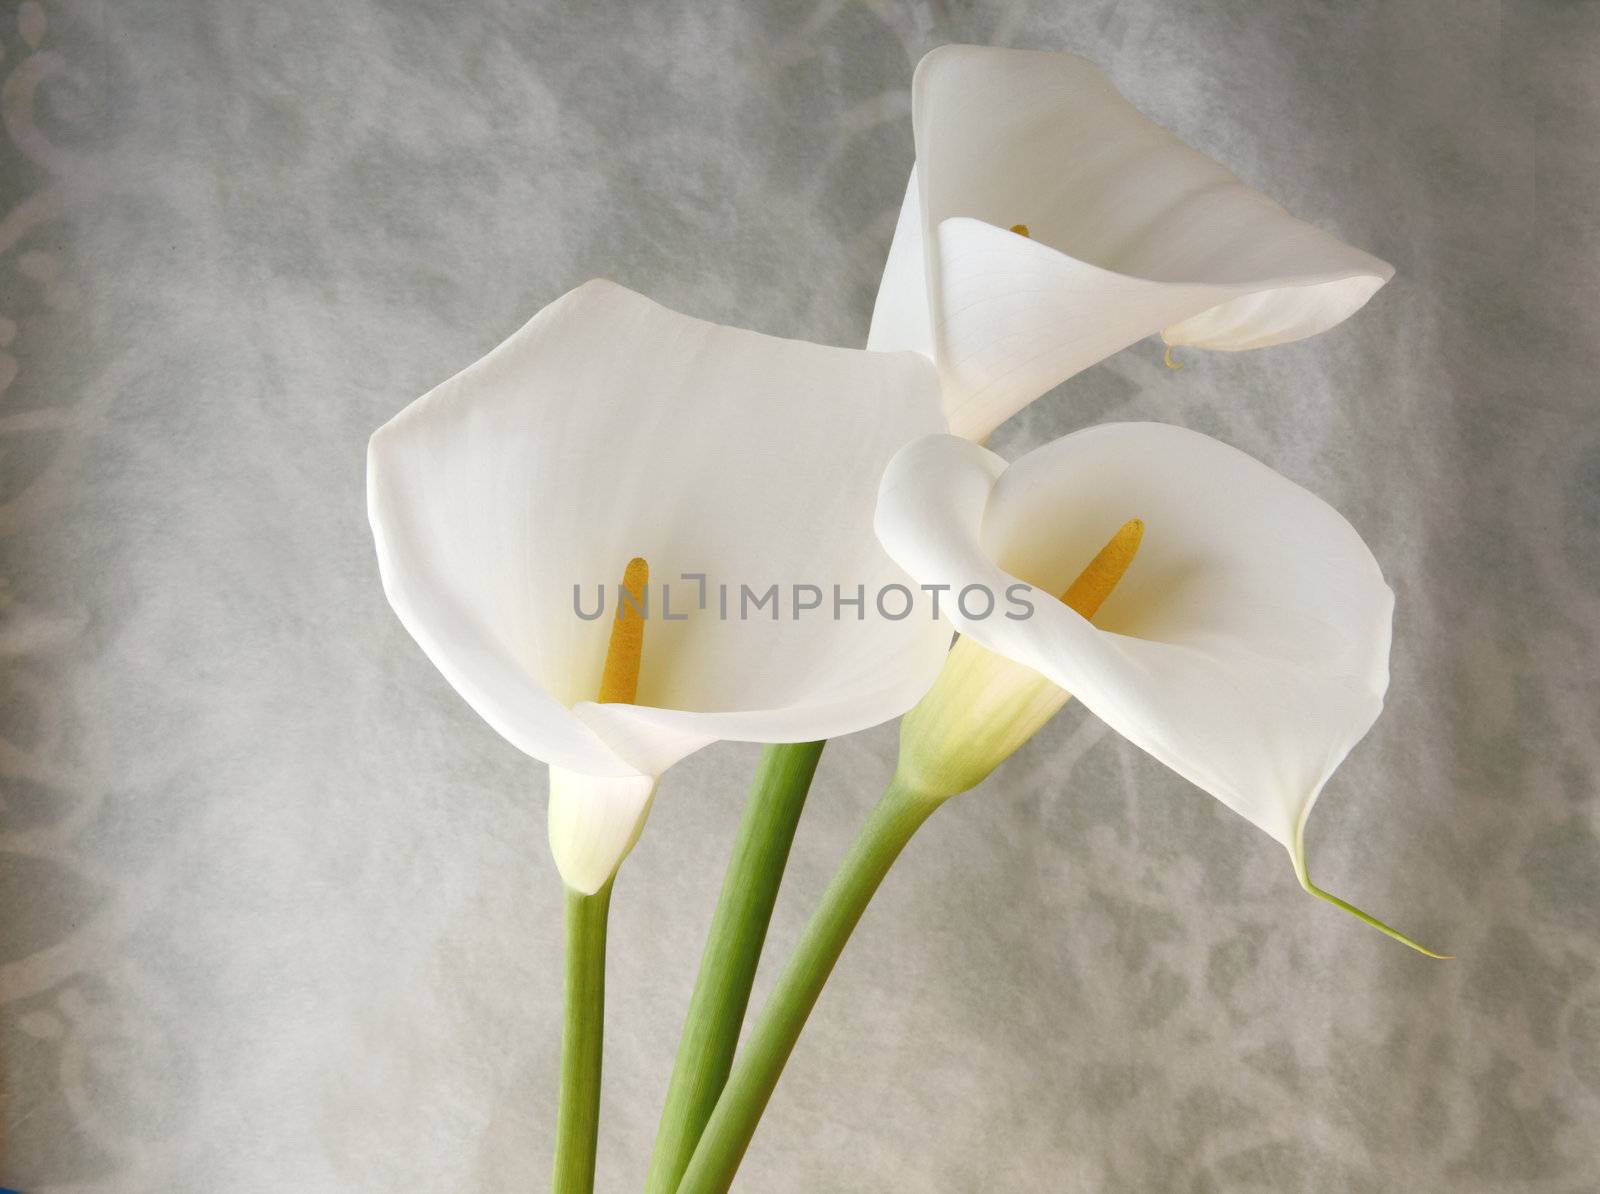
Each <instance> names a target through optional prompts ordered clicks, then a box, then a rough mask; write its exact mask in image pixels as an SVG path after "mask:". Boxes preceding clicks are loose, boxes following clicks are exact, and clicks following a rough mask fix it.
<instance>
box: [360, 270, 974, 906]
mask: <svg viewBox="0 0 1600 1194" xmlns="http://www.w3.org/2000/svg"><path fill="white" fill-rule="evenodd" d="M942 426H943V420H942V417H941V415H940V411H939V399H938V382H937V378H936V377H935V375H934V370H933V369H932V368H931V367H930V366H929V364H928V362H927V361H926V360H923V359H922V358H920V357H917V356H915V355H912V354H881V353H867V352H860V351H852V350H847V349H839V348H827V347H822V346H820V345H815V344H808V343H802V342H799V341H792V340H782V339H776V338H773V337H770V336H765V335H760V334H757V333H755V332H749V331H743V330H739V329H735V328H728V327H722V326H718V325H715V324H710V323H705V322H703V321H700V320H697V319H692V318H690V317H688V316H685V315H680V314H677V313H675V312H672V311H669V310H667V309H666V308H664V307H661V306H658V305H657V304H655V303H653V302H651V301H650V300H648V299H646V298H644V297H642V296H640V295H637V294H634V293H633V292H631V291H628V290H626V289H623V288H622V287H620V286H617V285H615V284H613V283H609V282H600V281H597V282H590V283H587V284H585V285H584V286H581V287H579V288H578V289H576V290H574V291H572V292H571V293H570V294H567V295H566V296H564V297H563V298H561V299H558V300H557V301H556V302H554V303H552V304H551V305H550V306H548V307H546V308H545V309H544V310H543V311H541V312H539V314H537V315H536V316H534V317H533V319H532V320H531V321H530V322H529V323H528V324H527V325H525V326H524V327H523V328H522V329H521V330H520V331H518V332H516V333H515V334H513V335H512V336H511V338H510V339H508V340H507V341H505V342H504V343H503V344H501V345H500V346H499V347H498V348H496V349H495V350H494V351H492V352H491V353H489V354H488V355H487V356H486V357H484V358H483V359H482V360H480V361H478V362H477V363H476V364H474V365H471V366H469V367H468V368H467V369H466V370H464V371H463V372H461V373H460V374H458V375H457V376H455V377H453V378H451V379H450V380H449V381H447V382H445V383H444V384H442V385H440V386H439V387H437V388H436V389H434V390H433V391H431V392H430V393H428V394H427V395H425V396H424V397H422V398H420V399H418V400H417V401H416V402H414V403H412V404H411V405H410V406H408V407H407V408H406V409H405V410H404V411H402V412H401V413H400V414H399V415H397V416H396V417H395V418H394V419H393V420H392V421H391V422H389V423H388V424H386V425H385V426H384V427H382V428H381V429H379V431H378V432H377V433H376V434H374V435H373V437H372V441H371V444H370V446H369V450H368V465H367V495H368V506H369V512H370V516H371V521H372V530H373V535H374V538H375V540H376V543H377V551H378V560H379V564H380V568H381V572H382V577H383V584H384V590H385V592H386V593H387V595H388V598H389V601H390V603H391V604H392V605H393V607H394V609H395V612H396V613H397V614H398V615H399V617H400V620H401V622H402V623H403V624H404V625H405V627H406V629H407V630H408V631H410V633H411V635H412V636H413V637H414V638H415V639H416V641H417V642H418V644H419V645H420V646H421V647H422V649H423V651H424V652H425V653H426V654H427V656H428V658H429V659H431V660H432V661H433V663H434V664H435V666H437V667H438V669H439V670H440V672H442V673H443V674H444V676H445V678H446V679H447V680H448V681H449V682H450V683H451V685H453V686H454V687H455V689H456V690H457V691H458V692H459V693H460V694H461V695H462V697H464V698H465V699H466V701H467V702H468V703H469V704H470V705H471V706H472V707H473V708H474V709H475V710H476V711H477V712H478V713H479V714H480V715H481V716H482V717H483V718H484V719H485V720H486V721H487V722H488V723H489V724H490V725H491V726H492V727H494V729H495V730H497V731H498V732H499V733H500V734H501V735H503V736H504V737H505V738H506V739H507V740H509V741H510V742H511V743H512V744H513V745H515V746H517V747H518V748H519V749H521V750H523V751H525V752H526V753H527V754H529V755H532V756H533V757H535V758H538V759H542V760H544V761H545V762H547V763H549V764H550V770H551V783H550V788H551V793H550V835H551V846H552V849H553V850H554V852H555V857H556V862H557V865H558V867H559V869H560V871H561V874H562V877H563V878H564V880H565V881H566V883H567V885H568V886H569V887H571V888H572V889H574V890H575V891H579V892H584V893H592V892H594V891H597V890H598V889H599V888H600V887H601V886H602V885H603V884H604V883H605V882H606V881H607V880H608V879H609V878H610V877H611V875H612V874H613V873H614V872H615V870H616V867H617V865H618V864H619V863H620V862H621V861H622V858H623V857H624V856H625V855H626V854H627V852H628V850H629V849H631V848H632V845H633V843H634V841H635V840H636V839H637V837H638V833H639V829H640V826H641V825H642V824H643V821H644V818H645V815H646V814H647V812H648V809H649V805H650V801H651V799H652V795H653V792H654V789H655V784H656V779H657V777H659V776H660V775H661V773H662V772H663V771H664V770H666V768H667V767H669V766H670V765H671V764H672V763H674V762H676V761H677V760H679V759H681V758H683V757H684V756H685V755H687V754H689V753H691V752H692V751H695V750H697V749H699V748H700V747H702V746H704V745H706V744H707V743H710V742H712V741H714V740H717V739H724V738H727V739H740V740H746V741H755V742H801V741H810V740H814V739H818V738H826V737H832V736H834V735H838V734H845V733H849V732H852V731H855V730H859V729H863V728H865V727H867V726H871V725H875V724H877V723H879V722H882V721H885V720H888V719H890V718H893V717H895V716H898V715H899V714H900V713H902V712H904V711H905V710H906V708H908V707H909V706H910V705H911V704H912V703H913V702H914V701H916V699H917V698H918V697H919V696H920V695H921V694H922V692H923V691H924V690H925V689H926V688H927V686H928V684H929V683H930V682H931V680H932V679H933V677H934V675H935V674H936V673H937V671H938V669H939V666H940V663H941V661H942V659H943V657H944V654H945V648H946V646H947V644H948V641H949V628H948V627H947V626H943V625H941V624H940V623H939V622H937V621H935V620H933V619H931V618H927V617H907V618H904V619H903V620H898V621H892V620H889V619H888V618H885V617H883V616H882V615H881V614H880V612H879V610H878V609H876V608H875V607H874V602H873V600H872V597H871V594H872V593H873V592H874V591H875V590H876V589H877V588H881V587H883V586H887V585H893V584H904V583H905V580H906V578H905V576H904V574H903V573H902V572H901V571H900V570H899V569H898V568H897V567H896V566H895V565H894V564H893V563H892V562H891V561H890V560H889V558H888V557H887V556H886V555H885V554H884V552H883V549H882V548H881V547H880V546H879V544H878V542H877V540H876V538H875V537H874V534H873V526H872V510H873V499H874V495H875V492H876V487H877V481H878V478H879V477H880V475H881V473H882V471H883V467H884V465H885V464H886V463H887V461H888V460H889V459H890V457H891V456H892V455H893V454H894V452H895V451H896V450H897V449H898V448H900V447H901V446H903V445H904V444H905V443H906V442H908V441H909V440H912V439H915V438H916V437H918V436H920V435H924V434H926V433H928V432H931V431H937V430H939V429H941V428H942ZM635 557H643V559H644V560H646V561H648V565H649V570H650V581H651V584H650V587H649V589H648V590H647V603H646V609H645V611H644V612H645V617H644V619H643V621H644V633H643V644H642V655H641V653H640V650H639V649H638V647H637V646H636V647H635V650H634V659H633V666H634V667H635V669H636V675H635V677H634V679H635V680H636V684H637V692H636V695H634V696H632V697H631V698H629V697H626V696H625V697H623V698H621V699H618V698H616V697H612V698H608V699H607V701H606V703H602V702H601V701H600V700H597V699H596V697H597V695H598V693H599V687H600V684H601V678H602V672H603V670H604V671H606V674H607V676H609V675H610V671H609V668H608V664H607V649H608V642H609V641H610V639H611V635H612V630H613V627H614V625H617V624H618V623H615V622H614V620H613V617H612V611H613V610H614V609H616V604H615V603H609V604H608V605H607V606H606V607H605V609H606V616H605V617H603V618H602V617H598V616H595V617H594V620H586V618H585V617H584V616H580V615H579V612H578V610H579V609H580V608H581V609H584V610H586V611H587V612H588V613H590V614H592V613H593V607H594V604H595V602H596V600H597V590H598V589H599V588H600V587H601V586H604V587H605V590H606V591H607V592H608V593H615V591H616V588H617V581H618V579H619V578H620V577H622V575H623V570H624V567H625V566H627V565H629V561H630V560H632V559H634V558H635ZM631 573H632V570H631V568H630V575H631ZM662 582H665V583H666V585H667V586H668V587H669V588H670V592H667V591H666V590H664V589H663V587H662ZM724 584H725V585H728V586H729V587H730V588H731V590H732V595H731V600H729V601H728V603H727V604H728V606H729V608H727V611H726V616H723V609H722V605H723V601H722V600H719V598H720V596H721V594H719V591H718V590H719V586H720V585H724ZM744 585H748V586H750V588H751V590H752V591H753V592H755V593H756V594H757V596H758V597H759V596H764V595H765V591H766V589H767V588H768V586H771V585H777V586H779V588H780V593H779V594H778V597H777V600H776V603H774V604H768V605H762V606H758V607H756V612H755V613H753V614H748V616H741V613H742V612H744V611H743V608H742V607H741V606H740V605H739V601H740V587H741V586H744ZM793 585H806V586H816V588H817V589H819V590H821V591H822V592H823V593H825V594H830V596H831V592H830V590H831V587H832V586H834V585H838V586H840V587H841V589H843V590H845V591H846V597H847V599H848V598H850V597H853V596H854V594H855V592H856V589H857V586H864V587H865V590H866V593H867V594H868V596H867V599H866V601H865V602H864V603H863V604H862V605H861V606H859V607H858V606H855V605H847V606H846V607H845V611H844V615H843V616H840V617H834V616H829V614H830V613H833V612H837V611H836V610H833V611H830V610H817V611H814V612H811V613H810V614H809V616H801V615H800V613H799V612H797V611H795V610H794V609H793V608H792V605H794V604H798V601H796V602H793V603H792V602H791V601H790V598H789V592H790V588H791V586H793ZM810 601H811V597H810V590H809V589H808V590H807V597H806V603H807V604H809V603H810ZM652 603H653V604H652ZM630 608H631V607H630Z"/></svg>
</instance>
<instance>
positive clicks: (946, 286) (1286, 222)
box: [869, 46, 1393, 439]
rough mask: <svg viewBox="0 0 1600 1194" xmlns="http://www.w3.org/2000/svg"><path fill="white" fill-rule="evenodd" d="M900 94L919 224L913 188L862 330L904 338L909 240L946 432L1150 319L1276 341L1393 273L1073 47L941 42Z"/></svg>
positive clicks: (1169, 331) (974, 426)
mask: <svg viewBox="0 0 1600 1194" xmlns="http://www.w3.org/2000/svg"><path fill="white" fill-rule="evenodd" d="M913 106H914V126H915V135H916V145H917V167H916V170H915V171H914V172H913V181H914V183H915V184H917V186H918V190H919V194H918V195H917V197H916V199H917V203H916V206H917V209H918V212H919V214H920V215H921V217H922V219H921V224H920V227H919V228H916V229H915V231H914V232H913V231H912V229H911V228H910V227H908V221H907V218H906V216H907V213H908V212H909V211H910V210H911V207H912V204H911V200H910V198H909V197H908V201H907V205H906V208H905V210H903V211H902V219H901V224H900V227H899V228H898V229H897V231H896V240H897V242H899V241H904V242H905V243H904V244H899V243H897V244H896V245H895V246H894V247H893V248H891V251H890V267H891V268H890V269H888V270H886V272H885V279H884V287H885V289H886V290H888V291H890V292H891V293H890V296H889V297H887V298H886V297H883V296H880V300H879V305H878V310H877V312H875V320H876V319H877V318H882V319H883V320H884V321H885V329H884V330H883V331H882V332H881V333H880V332H879V330H878V329H877V328H876V327H874V331H873V336H872V337H871V339H870V341H869V343H872V344H873V345H874V346H877V345H878V344H880V343H881V344H884V345H888V344H894V345H895V346H897V347H915V341H914V340H913V338H912V337H911V336H909V335H908V334H906V332H905V331H904V329H906V328H915V326H916V325H915V323H914V321H913V320H912V319H911V318H910V317H909V316H908V315H907V314H906V311H907V309H908V307H909V306H910V304H911V302H912V301H913V299H912V296H913V294H914V291H915V279H914V277H913V275H912V274H911V272H910V271H909V270H907V269H905V268H904V265H903V258H904V257H905V256H906V255H907V254H908V253H910V252H911V251H912V250H913V247H914V242H916V241H920V243H921V245H922V247H923V248H924V249H925V250H926V251H925V254H924V255H925V257H926V271H925V274H926V276H925V280H924V284H923V293H924V296H925V297H926V299H927V301H928V304H929V309H930V319H931V335H932V339H933V342H934V348H935V359H936V360H937V362H938V364H939V367H940V370H941V374H942V377H943V382H944V386H945V390H946V404H947V408H948V410H949V412H950V418H951V429H952V430H954V431H956V432H957V433H958V434H962V435H966V436H968V437H969V438H978V439H981V438H983V437H984V436H986V435H987V434H988V432H989V431H991V430H992V429H993V428H994V427H995V426H997V425H998V424H999V423H1000V422H1002V421H1003V420H1004V419H1005V418H1007V417H1008V416H1009V415H1011V414H1012V413H1015V412H1016V411H1017V410H1019V409H1021V408H1022V407H1023V406H1025V405H1026V404H1027V403H1029V402H1031V401H1032V400H1033V399H1034V398H1036V397H1038V396H1039V395H1040V394H1041V393H1043V392H1044V391H1045V390H1048V389H1050V388H1051V387H1052V386H1054V385H1056V384H1057V383H1059V382H1061V381H1062V380H1064V379H1065V378H1067V377H1069V376H1071V375H1072V374H1074V373H1076V372H1078V371H1080V370H1082V369H1084V368H1087V367H1088V366H1089V365H1092V364H1094V363H1095V362H1096V361H1098V360H1101V359H1103V358H1104V357H1105V356H1107V355H1109V354H1110V353H1112V352H1115V351H1116V350H1117V349H1119V348H1122V347H1124V346H1126V345H1128V344H1131V343H1133V342H1134V341H1136V340H1139V339H1141V338H1143V337H1144V336H1147V335H1150V334H1151V333H1153V332H1156V331H1160V330H1162V329H1165V336H1166V338H1167V340H1168V341H1169V342H1170V343H1173V344H1185V345H1194V346H1198V347H1205V348H1217V349H1227V350H1238V349H1247V348H1258V347H1264V346H1266V345H1270V344H1280V343H1284V342H1286V341H1290V340H1295V339H1299V338H1301V337H1304V336H1309V335H1312V334H1314V333H1316V332H1320V331H1323V330H1324V329H1326V328H1328V327H1331V326H1333V325H1334V324H1336V323H1338V322H1339V321H1340V320H1342V319H1344V318H1346V317H1347V316H1349V315H1350V314H1352V313H1353V312H1354V311H1356V310H1357V309H1358V308H1359V307H1360V306H1361V305H1362V304H1363V303H1365V302H1366V301H1367V299H1368V298H1370V297H1371V296H1372V294H1373V293H1374V292H1375V291H1376V290H1377V289H1378V288H1379V287H1380V286H1382V285H1383V283H1384V282H1385V281H1387V280H1388V279H1389V277H1391V276H1392V274H1393V269H1392V267H1390V266H1389V265H1388V264H1387V263H1385V262H1383V261H1380V260H1379V259H1377V258H1376V257H1373V256H1371V255H1369V254H1367V253H1363V252H1361V251H1360V250H1357V249H1353V248H1351V247H1350V246H1348V245H1345V244H1343V243H1341V242H1340V241H1338V240H1336V239H1335V238H1333V237H1331V236H1329V235H1327V234H1326V233H1324V232H1321V231H1320V230H1318V229H1316V228H1314V227H1312V226H1311V225H1308V224H1305V223H1303V222H1301V221H1299V220H1296V219H1294V218H1293V217H1292V216H1290V215H1289V214H1288V213H1287V212H1285V211H1284V210H1283V209H1282V208H1281V207H1279V206H1278V205H1277V204H1275V203H1273V202H1272V201H1271V200H1269V199H1267V198H1266V197H1264V196H1263V195H1261V194H1259V193H1257V192H1256V191H1253V190H1251V189H1250V188H1248V187H1246V186H1245V185H1243V184H1242V183H1240V182H1239V181H1238V179H1236V178H1235V177H1234V176H1233V175H1232V174H1230V173H1229V172H1228V171H1227V170H1225V169H1224V168H1223V167H1221V166H1220V165H1218V164H1217V163H1216V162H1214V161H1212V160H1211V159H1210V158H1208V157H1206V156H1205V155H1204V154H1201V153H1198V152H1196V151H1195V150H1193V149H1190V148H1189V147H1188V146H1186V145H1184V144H1183V143H1182V142H1181V141H1179V140H1178V139H1177V138H1176V137H1173V136H1172V135H1171V134H1170V133H1168V132H1166V131H1165V130H1163V129H1161V128H1160V127H1158V126H1157V125H1155V124H1153V123H1151V122H1150V121H1149V120H1148V119H1146V118H1145V117H1144V116H1143V115H1142V114H1141V113H1140V112H1139V111H1138V110H1137V109H1136V108H1134V107H1133V106H1132V105H1131V104H1129V103H1128V102H1127V101H1126V100H1124V99H1123V98H1122V97H1121V96H1120V95H1119V94H1118V93H1117V91H1116V89H1115V88H1114V87H1112V85H1111V83H1110V81H1109V80H1108V79H1107V78H1106V77H1105V76H1104V75H1103V74H1102V73H1101V72H1100V71H1099V70H1098V69H1096V68H1095V67H1094V66H1093V65H1092V64H1091V63H1089V62H1087V61H1085V60H1083V59H1081V58H1076V57H1074V56H1072V55H1067V54H1047V53H1039V52H1035V51H1026V50H1001V49H989V48H982V47H976V46H945V47H942V48H941V49H938V50H935V51H933V52H932V53H930V54H928V55H927V56H926V57H925V58H923V60H922V62H921V63H920V64H919V66H918V68H917V73H916V78H915V80H914V83H913ZM1015 224H1025V225H1027V226H1028V229H1029V233H1030V237H1031V243H1030V238H1025V237H1021V236H1017V235H1015V234H1012V233H1010V232H1008V231H1007V230H1008V229H1010V228H1011V226H1012V225H1015Z"/></svg>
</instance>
